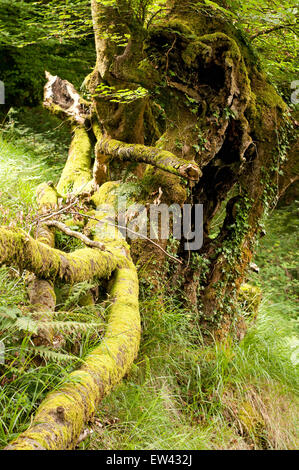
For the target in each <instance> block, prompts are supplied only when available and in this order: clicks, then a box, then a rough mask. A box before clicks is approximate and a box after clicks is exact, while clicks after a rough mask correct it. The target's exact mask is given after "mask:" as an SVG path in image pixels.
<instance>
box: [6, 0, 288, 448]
mask: <svg viewBox="0 0 299 470" xmlns="http://www.w3.org/2000/svg"><path fill="white" fill-rule="evenodd" d="M91 14H92V22H93V28H94V35H95V44H96V54H97V61H96V64H95V67H94V70H93V71H92V73H91V74H90V75H88V76H87V77H86V79H85V82H84V87H85V92H84V94H83V95H82V94H80V93H78V91H76V90H75V89H74V87H73V86H72V84H70V83H69V82H67V81H65V80H63V77H57V76H52V75H51V74H49V73H47V74H46V76H47V84H46V86H45V95H44V106H45V107H47V108H48V109H49V112H52V113H55V114H56V115H58V116H59V117H60V118H61V119H63V120H65V121H66V122H68V123H69V126H70V131H71V133H72V143H71V146H70V150H69V155H68V159H67V162H66V164H65V167H64V169H63V172H62V174H61V178H60V180H59V182H58V184H57V185H56V186H55V185H54V184H53V183H52V182H45V183H44V184H42V185H41V186H40V187H39V188H38V191H37V199H38V204H39V224H38V227H37V230H36V232H35V235H34V237H33V236H31V235H29V234H28V233H25V232H23V231H21V230H19V229H12V228H7V227H1V228H0V264H1V265H3V264H6V265H12V264H17V265H18V266H20V267H21V268H22V269H26V270H27V271H29V272H31V273H33V274H34V277H32V278H31V282H30V285H29V296H30V303H31V305H32V306H33V309H34V311H36V312H37V315H39V316H40V318H41V319H42V318H49V316H51V312H53V311H54V309H55V302H56V299H55V292H54V285H55V283H56V282H58V281H59V282H65V283H68V284H73V283H76V282H80V281H84V280H91V279H98V280H100V279H107V280H108V281H109V282H108V284H107V286H108V287H107V292H108V294H109V295H110V299H112V305H111V307H110V313H109V320H108V324H107V331H106V335H105V340H104V341H103V342H102V343H101V344H100V345H99V346H98V347H96V348H95V349H94V351H93V352H92V353H91V354H89V356H88V357H87V358H86V360H85V363H84V365H83V366H82V367H81V368H80V369H78V370H77V371H75V372H73V373H71V374H70V381H69V382H67V383H66V384H64V385H63V386H62V387H61V388H60V389H58V390H56V391H55V392H51V393H49V395H48V396H47V398H46V399H45V400H44V402H42V404H41V405H40V407H39V408H38V410H37V412H36V414H35V417H34V419H33V420H32V423H31V425H30V427H29V429H28V430H27V431H25V432H24V433H22V434H21V435H20V436H19V437H18V438H17V439H16V440H15V441H14V442H13V443H11V444H10V445H9V446H8V447H7V448H8V449H69V448H72V447H73V446H74V445H75V444H76V442H77V440H78V437H79V435H80V432H81V430H82V427H83V424H84V422H86V421H88V420H89V419H90V418H91V417H92V415H93V413H94V412H95V409H96V407H97V406H98V404H99V402H100V400H101V399H102V398H103V397H104V396H105V395H107V394H108V393H109V391H110V390H111V388H112V387H113V386H114V385H115V384H116V383H118V382H119V381H120V380H121V379H122V377H123V376H124V375H125V374H126V372H127V371H128V370H129V368H130V366H131V364H132V362H133V361H134V359H135V357H136V355H137V353H138V347H139V341H140V333H141V326H140V317H139V310H138V282H139V281H140V280H142V282H143V283H145V285H146V286H147V289H148V295H150V294H151V292H152V290H154V291H156V292H160V293H161V302H163V295H168V294H169V293H170V292H171V294H172V295H177V296H178V298H179V299H180V301H181V302H182V303H184V304H185V305H187V306H188V308H189V309H190V310H191V311H192V312H193V313H194V315H195V316H196V319H197V321H198V322H199V324H200V327H201V330H202V334H203V338H204V339H205V340H206V341H209V340H210V339H211V338H216V340H219V341H222V340H224V339H225V338H226V337H227V336H228V335H233V336H234V337H235V338H237V339H238V338H241V337H242V336H243V335H244V333H245V329H246V325H245V322H244V318H243V317H242V314H240V312H239V311H238V309H237V307H236V305H237V304H236V300H237V297H238V292H239V289H240V286H241V285H242V283H243V282H244V281H245V280H246V276H247V272H248V269H249V267H250V263H251V260H252V256H253V253H254V246H255V242H256V240H257V238H258V237H259V236H260V233H261V230H262V227H263V225H262V223H263V218H264V217H265V215H266V214H267V212H268V211H269V209H270V208H272V207H273V206H274V205H275V204H276V202H277V200H278V198H279V196H280V194H281V193H282V192H283V191H284V190H285V189H286V188H287V187H288V185H289V184H291V183H292V182H293V181H294V180H295V179H296V178H297V177H296V169H295V166H294V155H295V149H296V143H295V141H294V131H293V127H294V123H293V119H292V117H291V115H290V112H289V110H288V107H287V105H286V104H285V103H284V101H283V100H282V98H281V97H280V96H279V95H278V94H277V92H276V90H275V88H274V87H273V86H272V85H271V84H270V83H269V81H268V79H267V77H266V76H265V74H264V72H263V70H262V67H261V65H260V62H259V58H258V57H257V55H256V53H255V52H254V50H253V49H252V46H251V44H250V40H249V37H248V36H247V35H246V34H245V33H244V32H242V31H241V30H240V29H238V28H236V27H235V26H234V24H233V23H234V22H233V21H232V16H231V12H230V10H229V9H228V5H227V4H226V2H225V1H221V0H218V1H215V2H210V1H209V2H207V1H204V2H194V1H191V0H184V1H182V0H180V1H179V0H169V1H167V2H154V5H153V4H152V2H150V1H147V0H119V1H117V2H116V1H97V0H91ZM127 181H133V183H134V184H132V188H133V189H132V188H131V192H130V200H131V201H133V202H134V203H135V204H139V205H142V206H143V207H145V208H147V210H149V207H150V205H151V204H154V205H156V206H158V207H159V205H161V204H166V205H167V206H171V205H173V204H176V205H178V206H179V207H183V206H184V205H186V204H189V205H190V207H191V208H192V211H191V216H190V220H191V225H190V229H191V231H192V232H196V231H198V230H201V228H200V227H199V226H198V219H197V217H196V207H197V205H198V204H202V205H203V227H202V231H203V244H202V246H201V247H200V248H198V249H196V250H189V249H188V243H189V242H190V240H189V239H188V237H187V236H186V234H185V237H182V238H181V239H180V240H176V238H175V237H172V236H170V238H169V239H164V238H163V237H162V235H161V231H160V232H159V236H158V240H155V241H154V242H153V240H151V239H150V237H149V236H148V237H129V238H128V239H127V240H126V239H125V237H124V236H123V231H122V227H121V226H120V224H115V223H114V222H113V221H112V219H111V213H110V212H109V210H108V209H105V206H104V205H105V204H107V205H110V207H114V208H115V207H119V205H118V203H119V199H120V195H121V194H122V191H123V192H125V189H126V184H127ZM134 188H135V189H134ZM83 206H84V211H82V207H83ZM74 218H75V219H76V220H77V221H78V220H79V225H80V227H81V229H80V231H79V230H77V231H74V230H73V229H72V228H71V227H72V225H78V223H77V222H76V224H74ZM216 219H217V220H218V221H219V220H221V224H220V225H219V226H218V228H217V229H216V228H215V220H216ZM55 230H60V231H63V232H64V233H65V234H67V235H69V236H71V237H77V238H80V240H81V241H83V243H85V245H86V247H85V248H84V249H78V250H76V251H74V252H73V253H64V252H62V251H59V250H58V249H56V248H55V246H54V239H55V237H54V234H55ZM186 247H187V249H186ZM136 266H138V267H139V268H140V267H142V269H139V271H137V268H136ZM35 341H37V342H39V344H51V341H53V335H52V332H51V331H49V329H46V328H42V327H41V328H40V331H39V334H38V335H37V337H36V338H35Z"/></svg>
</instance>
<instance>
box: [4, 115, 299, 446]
mask: <svg viewBox="0 0 299 470" xmlns="http://www.w3.org/2000/svg"><path fill="white" fill-rule="evenodd" d="M68 144H69V134H68V129H67V128H65V127H64V126H62V125H61V124H59V121H56V120H55V119H54V118H53V119H52V118H51V121H50V124H49V116H48V114H47V113H46V114H45V113H44V111H42V110H41V109H36V110H35V111H32V110H25V111H23V112H20V111H19V112H14V111H11V112H10V115H9V116H8V117H7V119H6V123H5V126H4V127H3V129H2V132H1V134H0V224H1V225H8V224H10V225H17V226H20V227H22V228H24V229H25V230H29V229H30V228H31V227H32V221H33V220H34V215H35V211H36V207H35V202H34V193H35V189H36V187H37V185H38V184H39V183H41V182H43V181H49V180H52V181H54V182H56V181H57V177H58V175H59V172H60V170H61V167H62V165H63V161H64V159H65V158H66V155H67V148H68ZM265 229H266V236H265V237H263V238H262V239H260V241H259V245H258V246H257V254H256V257H255V263H256V264H257V265H258V266H259V268H260V271H259V273H258V274H250V279H249V280H248V282H250V283H251V284H254V285H255V286H258V287H260V288H261V290H262V302H261V304H260V307H259V311H258V313H257V315H256V316H255V317H254V319H252V317H250V315H249V314H248V318H250V320H248V323H249V327H248V332H247V334H246V336H245V337H244V338H243V339H242V341H241V342H239V343H234V342H233V341H231V340H227V341H226V342H225V343H222V344H219V343H216V342H214V343H213V344H211V345H210V346H203V345H202V343H201V334H200V328H199V325H198V324H197V322H196V319H195V318H194V316H193V315H192V314H191V312H189V311H188V310H187V309H184V308H182V306H180V305H178V304H177V303H176V302H175V301H174V300H173V299H171V298H168V299H167V300H165V302H164V303H163V305H162V304H161V296H156V297H154V296H151V297H150V298H149V297H148V296H147V292H146V290H145V289H144V288H143V286H141V292H140V309H141V315H142V330H143V333H142V343H141V348H140V352H139V355H138V358H137V360H136V361H135V364H134V366H133V367H132V370H131V371H130V373H129V374H128V375H127V376H126V378H125V380H124V381H123V382H122V384H120V385H119V386H118V387H117V388H116V389H115V390H114V391H113V392H112V394H110V395H109V396H108V397H107V398H106V399H105V400H104V401H103V402H102V403H101V405H100V407H99V409H98V411H97V414H96V416H95V419H94V420H93V422H92V423H89V424H88V425H87V429H88V433H87V434H88V437H87V439H86V440H84V441H83V442H81V443H80V445H79V449H82V450H85V449H94V450H95V449H101V450H102V449H113V450H117V449H122V450H140V449H163V450H174V449H176V450H179V449H181V450H186V449H190V450H195V449H295V448H298V435H297V434H296V427H297V428H298V420H297V418H296V416H298V364H299V351H298V350H299V347H298V346H299V339H298V329H299V328H298V318H299V313H298V287H299V281H298V267H297V266H296V260H297V259H298V249H297V245H296V243H297V235H296V231H298V202H297V203H296V201H294V202H293V203H292V204H291V205H289V206H287V207H280V208H279V209H276V210H275V211H274V212H272V214H271V215H270V217H269V218H268V220H267V221H266V222H265ZM56 241H57V244H58V246H61V247H63V248H64V249H65V248H67V249H68V250H69V251H71V250H72V249H74V248H76V244H74V245H72V243H70V242H69V240H68V239H67V238H66V237H63V236H61V237H59V238H58V240H56ZM296 250H297V251H296ZM25 285H26V276H25V275H24V273H19V272H18V271H17V270H16V269H11V268H5V267H3V268H0V340H2V341H3V343H4V344H5V347H6V351H5V353H6V356H5V358H6V361H5V364H4V365H1V364H0V385H1V388H0V447H4V446H5V445H6V444H7V443H8V442H9V441H10V440H11V439H13V438H14V437H15V436H16V435H17V434H18V433H20V432H21V431H23V430H24V429H26V427H27V426H28V424H29V423H30V415H31V413H32V412H34V410H35V409H36V407H37V406H38V404H39V403H40V401H41V400H42V399H43V398H44V396H45V394H46V393H47V391H48V390H49V389H53V388H54V387H56V386H57V385H59V383H61V382H63V380H64V379H65V377H66V375H67V373H68V372H69V371H70V370H72V369H73V368H74V367H76V364H77V363H78V360H79V361H80V358H81V359H84V356H85V355H86V353H87V352H88V350H90V348H92V345H93V342H94V331H93V330H92V326H91V327H88V326H87V325H88V321H90V318H92V325H93V326H97V328H101V327H103V321H102V320H101V318H102V317H104V316H105V311H104V309H103V307H101V312H100V313H101V315H100V317H101V318H100V319H99V315H98V312H97V311H96V310H97V308H96V307H86V306H84V305H82V304H84V302H82V297H84V294H85V293H86V292H88V290H89V289H90V288H91V284H90V283H81V284H79V285H76V286H73V287H72V291H71V292H72V295H71V300H69V301H68V303H65V301H64V297H63V292H61V291H60V292H59V291H57V294H58V300H59V302H58V303H59V310H58V311H57V312H56V321H57V325H56V326H57V328H58V330H59V328H60V329H61V332H63V331H66V329H68V331H69V332H70V334H71V340H70V342H69V344H68V345H67V348H66V350H65V351H64V352H61V353H57V352H56V353H55V352H53V351H50V350H43V351H39V354H40V355H42V357H44V364H43V365H42V366H39V367H38V366H37V365H36V363H35V362H34V359H33V356H34V348H33V346H32V341H31V339H30V338H31V335H32V333H34V330H35V327H36V326H35V324H34V321H32V320H30V321H29V320H28V317H26V315H25V312H26V305H27V304H28V301H27V297H26V289H25ZM239 308H240V309H243V308H245V307H244V305H242V304H240V306H239ZM245 313H247V312H245ZM66 316H67V320H66ZM101 322H102V323H101ZM65 324H67V326H65ZM74 354H76V356H78V357H79V359H77V358H76V357H75V356H74Z"/></svg>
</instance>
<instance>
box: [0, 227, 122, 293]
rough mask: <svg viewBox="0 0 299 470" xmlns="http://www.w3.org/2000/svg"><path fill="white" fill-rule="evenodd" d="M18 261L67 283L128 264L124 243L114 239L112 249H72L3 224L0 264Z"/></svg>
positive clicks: (103, 274) (108, 273)
mask: <svg viewBox="0 0 299 470" xmlns="http://www.w3.org/2000/svg"><path fill="white" fill-rule="evenodd" d="M3 264H6V265H17V266H19V267H21V268H22V269H27V270H28V271H30V272H32V273H34V274H36V275H37V276H38V277H40V278H43V279H50V280H55V279H61V280H63V281H64V282H66V283H69V284H74V283H76V282H81V281H86V280H89V279H93V278H109V277H110V276H111V274H112V272H113V271H114V270H115V269H116V268H117V267H118V266H125V265H126V264H127V260H126V258H125V256H124V251H123V245H122V244H121V242H120V241H119V240H118V241H115V242H114V243H113V242H112V243H111V244H110V245H109V251H101V250H99V249H94V248H83V249H80V250H76V251H75V252H73V253H64V252H63V251H59V250H56V249H55V248H51V247H49V246H47V245H45V244H44V243H41V242H39V241H37V240H35V239H34V238H32V237H30V236H29V235H27V234H26V233H25V232H23V231H21V230H17V229H9V228H3V227H1V228H0V266H1V265H3Z"/></svg>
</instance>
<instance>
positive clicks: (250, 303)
mask: <svg viewBox="0 0 299 470" xmlns="http://www.w3.org/2000/svg"><path fill="white" fill-rule="evenodd" d="M261 300H262V292H261V290H260V289H259V288H258V287H255V286H253V285H251V284H247V283H246V284H242V285H241V287H240V290H239V293H238V301H239V302H240V303H241V306H242V309H244V310H245V312H246V316H249V317H251V318H254V317H256V315H257V312H258V309H259V306H260V303H261Z"/></svg>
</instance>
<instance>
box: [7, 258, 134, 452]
mask: <svg viewBox="0 0 299 470" xmlns="http://www.w3.org/2000/svg"><path fill="white" fill-rule="evenodd" d="M109 294H110V296H111V299H112V306H111V307H110V312H109V319H108V325H107V331H106V335H105V339H104V341H103V342H102V343H101V344H100V345H99V346H98V347H96V348H95V349H94V350H93V351H92V353H90V354H89V355H88V356H87V358H86V359H85V361H84V365H83V366H82V367H81V368H80V369H79V370H77V371H75V372H72V373H71V374H70V376H69V380H68V381H67V382H66V383H65V384H64V385H62V386H61V387H60V388H59V389H58V390H56V391H55V392H52V393H50V394H49V395H48V396H47V398H46V399H45V400H44V401H43V402H42V404H41V405H40V407H39V408H38V410H37V412H36V414H35V417H34V420H33V422H32V424H31V425H30V427H29V429H28V430H27V431H25V432H24V433H22V434H21V435H20V436H19V437H18V438H17V439H16V440H15V441H14V442H12V443H11V444H10V445H8V446H7V447H6V450H41V449H42V450H59V449H71V448H74V446H75V445H76V442H77V440H78V438H79V435H80V433H81V431H82V428H83V425H84V423H86V422H87V421H88V420H90V419H91V418H92V416H93V414H94V413H95V411H96V408H97V406H98V404H99V402H100V400H101V399H102V398H103V397H105V396H106V395H107V394H108V393H109V391H110V390H111V389H112V387H113V386H115V385H116V384H117V383H118V382H119V381H120V380H121V379H122V377H123V376H124V374H125V373H126V372H127V371H128V370H129V368H130V366H131V364H132V362H133V360H134V359H135V357H136V355H137V352H138V347H139V341H140V318H139V310H138V278H137V273H136V269H135V266H134V265H133V263H132V262H130V261H128V265H127V267H126V268H121V269H117V270H116V272H115V274H114V276H113V279H112V280H111V285H110V289H109Z"/></svg>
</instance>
